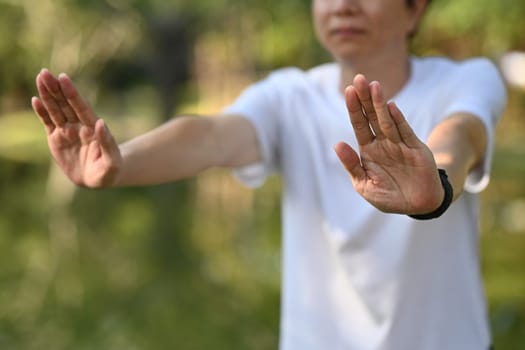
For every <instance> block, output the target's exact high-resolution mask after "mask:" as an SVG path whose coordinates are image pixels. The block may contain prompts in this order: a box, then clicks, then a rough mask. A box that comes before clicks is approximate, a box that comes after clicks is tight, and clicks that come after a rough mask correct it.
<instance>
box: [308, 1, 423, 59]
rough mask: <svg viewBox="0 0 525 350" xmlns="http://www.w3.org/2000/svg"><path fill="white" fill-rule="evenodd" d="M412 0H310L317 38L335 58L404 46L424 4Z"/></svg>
mask: <svg viewBox="0 0 525 350" xmlns="http://www.w3.org/2000/svg"><path fill="white" fill-rule="evenodd" d="M415 2H416V5H415V6H414V7H409V6H408V5H407V4H406V0H313V4H312V12H313V19H314V26H315V30H316V33H317V37H318V38H319V40H320V42H321V44H322V45H323V46H324V47H325V48H326V49H327V50H328V51H329V52H330V53H331V54H332V55H333V56H334V57H335V58H336V59H337V60H351V59H353V58H358V57H360V58H366V57H373V55H376V54H378V53H381V52H385V50H398V49H399V48H400V45H402V46H401V47H402V48H403V49H404V48H406V46H407V42H408V36H409V33H410V32H412V31H413V30H414V29H415V27H416V26H417V23H418V21H419V18H420V16H421V14H422V9H421V6H423V5H424V3H425V2H424V0H416V1H415ZM422 4H423V5H422ZM423 8H424V6H423Z"/></svg>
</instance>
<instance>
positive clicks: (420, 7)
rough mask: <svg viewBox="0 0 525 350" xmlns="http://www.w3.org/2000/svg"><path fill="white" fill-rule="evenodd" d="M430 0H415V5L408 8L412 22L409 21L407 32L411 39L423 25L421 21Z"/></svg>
mask: <svg viewBox="0 0 525 350" xmlns="http://www.w3.org/2000/svg"><path fill="white" fill-rule="evenodd" d="M428 3H429V0H414V1H413V5H412V6H410V7H408V13H409V16H410V20H409V21H408V24H407V25H408V27H407V32H408V35H409V36H410V37H412V36H413V35H414V34H415V33H416V32H417V29H418V27H419V24H420V23H421V19H422V18H423V15H424V14H425V10H426V9H427V6H428Z"/></svg>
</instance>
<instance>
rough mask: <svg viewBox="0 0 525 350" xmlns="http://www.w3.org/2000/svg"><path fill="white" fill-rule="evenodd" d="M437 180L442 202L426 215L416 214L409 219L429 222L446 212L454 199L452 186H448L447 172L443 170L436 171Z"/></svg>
mask: <svg viewBox="0 0 525 350" xmlns="http://www.w3.org/2000/svg"><path fill="white" fill-rule="evenodd" d="M438 174H439V179H440V180H441V186H442V187H443V192H444V196H443V200H442V201H441V204H440V205H439V207H437V208H436V209H435V210H434V211H432V212H430V213H427V214H417V215H409V216H410V217H411V218H413V219H416V220H431V219H436V218H438V217H440V216H441V215H443V214H444V213H445V211H447V209H448V207H449V206H450V204H452V200H453V199H454V190H453V189H452V185H451V184H450V181H449V180H448V175H447V172H446V171H445V170H444V169H438Z"/></svg>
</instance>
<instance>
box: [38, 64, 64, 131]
mask: <svg viewBox="0 0 525 350" xmlns="http://www.w3.org/2000/svg"><path fill="white" fill-rule="evenodd" d="M36 87H37V90H38V94H39V95H40V100H41V101H42V103H43V105H44V106H45V109H46V110H47V113H48V115H49V117H50V119H51V120H52V121H53V123H54V124H55V126H64V124H65V123H66V121H67V118H66V117H65V115H64V114H63V113H62V110H61V109H60V107H59V106H58V104H57V102H56V100H55V98H54V97H53V95H52V94H51V93H50V92H49V90H48V88H47V86H46V85H45V84H44V81H43V79H42V72H41V73H40V74H38V75H37V77H36Z"/></svg>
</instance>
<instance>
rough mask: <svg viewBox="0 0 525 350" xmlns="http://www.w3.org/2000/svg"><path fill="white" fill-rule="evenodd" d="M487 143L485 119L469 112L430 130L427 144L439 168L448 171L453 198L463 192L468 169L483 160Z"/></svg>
mask: <svg viewBox="0 0 525 350" xmlns="http://www.w3.org/2000/svg"><path fill="white" fill-rule="evenodd" d="M486 143H487V140H486V131H485V127H484V125H483V123H482V122H481V121H480V120H479V119H478V118H477V117H475V116H472V115H468V114H458V115H455V116H452V117H450V118H448V119H446V120H445V121H443V122H442V123H440V124H439V125H438V126H437V127H436V128H435V129H434V131H433V132H432V133H431V135H430V137H429V139H428V142H427V144H428V146H429V148H430V149H431V150H432V153H433V154H434V159H435V160H436V164H437V166H438V168H442V169H445V170H446V172H447V175H448V179H449V181H450V183H451V185H452V188H453V190H454V198H453V199H454V200H455V199H456V198H457V197H458V196H459V195H460V194H461V193H462V192H463V186H464V184H465V180H466V178H467V176H468V174H469V172H470V171H471V170H472V169H473V168H474V167H476V166H477V165H478V164H479V162H481V160H482V158H483V155H484V153H485V148H486Z"/></svg>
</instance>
